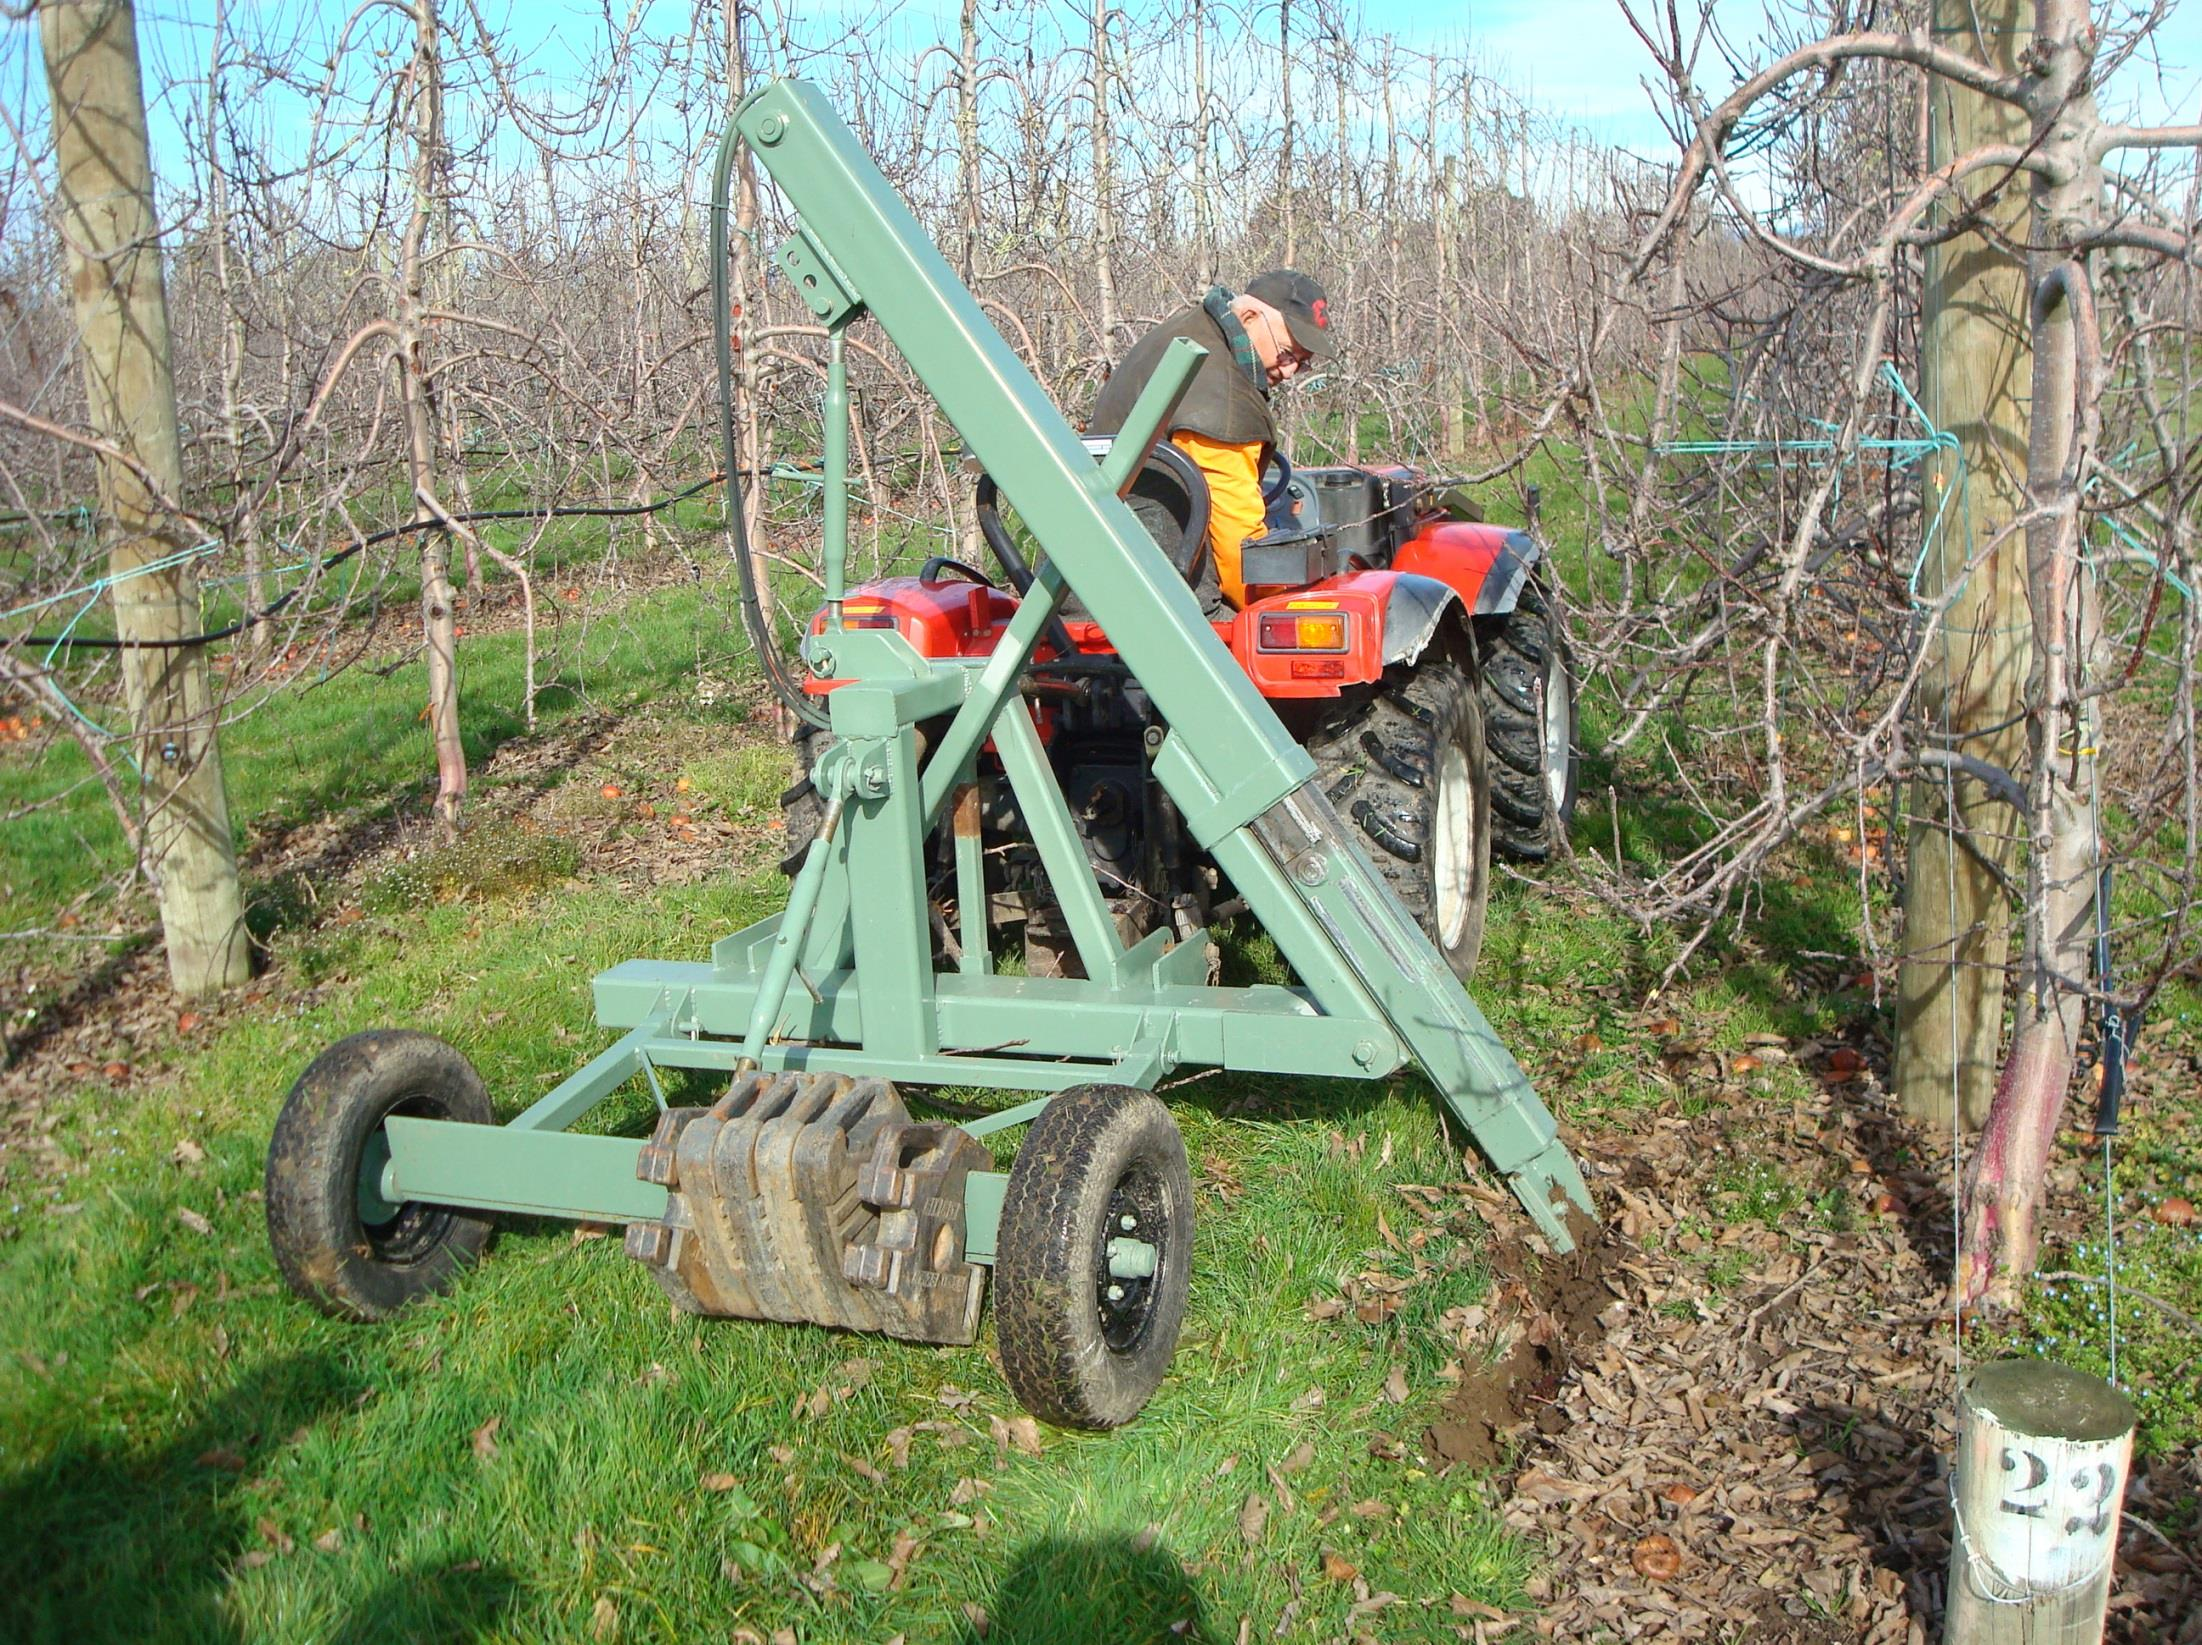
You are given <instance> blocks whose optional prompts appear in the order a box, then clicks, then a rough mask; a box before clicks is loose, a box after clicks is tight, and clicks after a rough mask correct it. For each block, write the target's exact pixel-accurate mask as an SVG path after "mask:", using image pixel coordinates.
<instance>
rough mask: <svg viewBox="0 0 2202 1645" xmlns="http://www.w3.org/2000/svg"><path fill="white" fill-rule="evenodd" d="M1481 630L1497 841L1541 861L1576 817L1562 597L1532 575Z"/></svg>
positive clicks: (1571, 693) (1571, 681) (1571, 692)
mask: <svg viewBox="0 0 2202 1645" xmlns="http://www.w3.org/2000/svg"><path fill="white" fill-rule="evenodd" d="M1484 624H1491V625H1492V626H1490V627H1488V628H1486V627H1484ZM1478 629H1479V632H1480V633H1481V634H1482V638H1483V642H1484V644H1483V666H1482V673H1481V675H1480V678H1479V681H1478V683H1479V684H1480V685H1481V687H1482V692H1483V734H1484V739H1485V741H1486V742H1487V743H1488V744H1489V746H1490V750H1491V831H1492V844H1493V845H1495V846H1496V847H1497V848H1498V849H1499V850H1500V851H1502V852H1504V853H1505V854H1506V855H1507V856H1509V857H1514V858H1517V859H1519V860H1521V861H1523V862H1543V861H1545V860H1546V859H1547V858H1548V857H1550V856H1552V855H1553V853H1555V852H1556V851H1558V850H1559V849H1560V847H1561V846H1562V845H1563V844H1564V843H1565V842H1566V840H1567V830H1568V825H1569V824H1570V823H1572V822H1573V821H1574V819H1575V781H1576V756H1575V676H1574V670H1573V669H1572V668H1570V667H1569V665H1568V659H1567V643H1566V640H1565V639H1564V638H1563V636H1562V633H1561V624H1560V610H1559V602H1558V601H1557V600H1556V599H1555V598H1554V597H1553V594H1552V591H1551V590H1550V589H1549V588H1547V587H1545V586H1544V585H1543V584H1542V583H1540V582H1538V581H1537V580H1536V579H1534V578H1532V579H1530V580H1529V581H1527V582H1525V583H1523V584H1522V592H1521V601H1520V603H1519V604H1517V605H1516V606H1515V607H1514V609H1513V610H1512V611H1510V612H1508V613H1507V614H1506V615H1505V616H1504V617H1503V618H1485V619H1483V620H1482V622H1480V623H1479V624H1478Z"/></svg>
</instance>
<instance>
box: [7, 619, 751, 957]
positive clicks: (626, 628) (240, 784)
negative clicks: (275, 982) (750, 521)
mask: <svg viewBox="0 0 2202 1645" xmlns="http://www.w3.org/2000/svg"><path fill="white" fill-rule="evenodd" d="M721 593H722V591H721V590H718V589H716V588H711V589H701V588H690V589H675V590H670V591H667V592H665V593H663V594H660V595H656V596H653V597H651V598H649V599H644V600H636V601H633V602H630V603H629V604H627V605H625V606H623V607H621V608H620V609H619V610H618V611H616V612H614V613H611V614H608V615H607V614H603V613H598V614H596V615H594V616H593V617H591V618H589V619H588V620H586V621H584V620H583V619H582V618H581V617H579V616H578V615H572V614H567V615H565V616H564V617H563V618H562V619H561V621H560V624H559V626H557V627H555V628H554V627H549V626H546V628H545V631H544V634H543V640H542V649H543V655H542V656H540V657H539V658H538V661H537V683H538V696H537V703H536V707H537V713H538V717H539V723H540V725H541V727H542V728H543V729H545V730H552V729H556V728H558V727H560V726H564V725H567V724H570V723H572V722H575V721H577V720H579V719H581V718H583V717H585V716H588V715H590V714H594V713H610V712H617V711H619V710H622V709H625V708H629V707H632V706H634V705H635V704H638V703H642V702H647V701H653V700H660V699H664V698H675V699H677V698H681V697H683V696H686V695H687V694H689V693H690V692H691V691H692V690H693V688H694V685H695V678H696V673H697V669H698V667H699V665H701V666H704V667H707V668H711V667H715V668H716V670H717V671H718V672H719V673H721V674H730V673H732V672H734V671H735V670H736V669H737V668H738V667H740V653H741V652H742V651H743V649H745V648H744V647H743V646H742V643H741V642H740V640H739V638H738V635H737V630H736V628H735V627H734V618H733V616H732V613H731V611H730V610H729V609H728V608H727V606H726V604H725V602H724V601H723V600H722V599H721V598H720V595H721ZM546 622H547V620H546ZM524 661H525V645H524V641H523V638H522V636H521V635H520V634H519V633H517V632H512V633H495V634H481V635H472V636H469V637H468V638H466V639H465V640H463V641H462V642H461V643H460V647H459V674H460V679H459V694H460V704H461V715H460V724H461V737H462V740H463V742H464V744H465V747H466V754H467V759H468V762H469V764H470V765H471V766H475V767H479V766H480V764H481V763H482V762H483V761H484V760H485V759H486V758H487V757H488V756H489V755H490V754H491V753H493V752H494V751H495V750H496V749H497V748H499V747H501V746H502V745H503V744H505V743H507V742H509V741H510V740H511V739H512V738H514V737H516V736H519V735H520V734H521V733H522V732H523V731H524V730H525V727H526V721H525V714H524V706H523V698H524V678H525V676H524ZM65 683H67V682H65ZM426 701H427V685H426V674H425V669H424V667H423V665H422V664H421V663H420V662H419V660H418V659H417V658H415V659H413V660H410V661H407V662H405V663H404V664H403V665H402V666H399V667H397V668H395V669H392V670H390V671H388V672H387V673H377V672H376V671H375V670H373V669H371V668H366V667H357V666H355V667H352V668H348V669H346V670H344V671H342V672H341V673H337V674H334V675H332V676H329V677H327V678H325V679H324V678H319V677H316V676H314V675H312V674H308V675H307V676H306V677H304V678H301V679H299V680H297V681H295V682H294V683H292V684H291V685H289V686H287V687H286V688H285V689H282V690H280V691H278V692H276V693H274V694H273V695H270V696H268V697H266V698H265V699H264V700H262V701H261V702H260V703H259V704H258V705H257V706H256V707H254V708H253V710H252V712H250V713H249V714H247V715H246V716H245V717H244V718H242V719H240V720H237V721H235V722H233V723H232V724H231V725H229V726H227V727H226V728H225V729H224V731H223V734H222V755H223V768H224V773H225V776H226V778H227V784H228V790H229V804H230V817H231V821H232V823H233V825H234V826H235V828H236V831H237V834H238V838H239V841H240V843H241V844H246V845H248V846H249V843H250V842H251V840H253V839H254V838H255V837H257V836H259V835H264V834H267V833H270V832H279V831H281V830H284V829H288V828H291V827H294V826H296V825H299V824H303V823H307V822H311V821H313V820H315V819H318V818H321V817H326V816H330V815H333V814H338V813H343V812H346V811H355V812H356V811H360V810H366V811H374V810H379V809H383V808H387V807H388V806H390V805H392V804H398V803H403V802H405V801H408V800H413V801H417V800H418V799H419V798H420V797H421V796H423V795H425V794H426V793H428V792H429V786H428V785H429V783H430V781H431V774H432V773H433V770H434V759H433V753H432V750H431V748H430V744H429V737H428V728H427V726H426V724H425V722H424V721H423V719H422V718H421V714H422V709H423V707H424V705H425V703H426ZM87 707H88V708H89V709H91V710H93V711H95V712H106V713H108V714H110V715H115V714H119V713H120V707H119V704H117V705H102V704H101V703H99V702H97V701H92V702H88V703H87ZM737 714H738V710H737V709H735V708H733V707H731V706H730V707H728V708H727V709H726V710H725V711H724V712H723V713H722V714H721V715H720V716H718V717H717V718H718V719H719V722H720V723H721V724H725V723H730V722H731V721H732V719H733V718H734V717H735V716H736V715H737ZM41 800H43V801H46V802H48V803H46V804H44V805H43V806H42V807H41V808H39V809H37V810H32V811H29V812H27V813H26V814H24V815H22V816H20V817H16V818H14V819H13V820H11V821H10V822H9V824H8V851H7V859H6V867H5V869H4V870H0V928H12V927H22V926H30V925H35V924H42V923H45V922H46V921H47V920H48V919H50V917H51V916H52V914H53V913H54V912H55V911H56V910H57V909H59V908H61V907H63V906H65V905H67V904H68V903H69V902H70V901H71V900H72V899H74V898H77V897H79V896H81V895H83V894H84V893H86V892H88V891H90V890H92V889H93V888H95V887H97V886H98V885H99V884H100V883H101V882H102V881H104V880H106V879H109V878H111V877H112V876H115V875H117V874H119V873H121V872H123V871H124V870H125V869H127V867H128V866H129V856H128V852H127V849H126V847H125V844H124V841H123V837H122V833H121V830H120V828H119V827H118V826H117V824H116V821H115V817H114V813H113V810H112V808H111V807H110V806H109V805H108V802H107V799H106V796H105V794H104V792H103V791H102V790H101V789H100V788H99V787H98V785H97V784H96V783H94V782H92V781H91V780H90V773H89V771H88V769H87V768H86V766H85V763H84V761H83V758H82V756H81V755H80V754H79V753H78V751H77V749H76V747H75V745H74V744H71V743H67V742H62V743H57V744H56V745H55V746H54V747H53V748H52V749H51V750H50V751H49V752H48V753H47V755H46V757H45V758H44V759H43V760H42V761H39V762H38V763H35V764H34V763H32V762H31V761H29V760H28V759H26V758H22V757H11V758H8V759H6V760H0V811H9V810H13V809H15V808H17V807H21V806H26V805H29V804H30V803H32V802H34V801H41ZM83 923H84V925H85V927H86V928H87V929H93V930H96V929H100V926H101V924H103V923H104V921H101V922H100V923H97V924H96V923H95V922H94V921H93V920H92V919H90V918H86V919H85V920H84V922H83Z"/></svg>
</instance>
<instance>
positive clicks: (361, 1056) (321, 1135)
mask: <svg viewBox="0 0 2202 1645" xmlns="http://www.w3.org/2000/svg"><path fill="white" fill-rule="evenodd" d="M393 1114H398V1115H405V1116H409V1117H417V1118H420V1119H438V1120H461V1121H465V1122H466V1123H468V1124H473V1125H488V1124H490V1123H491V1122H492V1118H493V1116H492V1114H491V1112H490V1106H489V1093H488V1092H487V1091H485V1090H483V1089H482V1082H481V1078H480V1076H479V1075H477V1074H476V1073H475V1072H474V1068H473V1065H472V1064H470V1063H469V1062H468V1061H467V1060H466V1058H464V1057H463V1056H461V1055H460V1054H459V1053H458V1052H457V1051H455V1050H454V1049H452V1048H451V1047H450V1046H448V1045H446V1044H445V1043H444V1042H443V1041H442V1040H440V1039H438V1038H436V1037H435V1035H433V1034H418V1033H413V1032H411V1031H409V1030H405V1029H395V1028H375V1029H369V1030H368V1031H367V1032H366V1033H364V1034H354V1035H352V1037H351V1038H349V1039H344V1040H339V1041H337V1043H336V1044H334V1045H332V1046H330V1047H329V1049H328V1050H326V1051H324V1052H322V1053H321V1055H320V1056H318V1057H316V1058H314V1060H313V1063H312V1065H311V1066H310V1067H308V1068H307V1070H306V1071H305V1073H303V1074H301V1075H299V1077H298V1083H297V1084H296V1085H294V1086H292V1087H291V1094H290V1095H289V1097H287V1098H285V1099H284V1102H283V1112H282V1115H281V1116H280V1117H279V1118H278V1119H277V1120H276V1122H275V1136H274V1138H273V1140H272V1141H271V1142H270V1143H269V1144H268V1175H267V1206H268V1242H269V1243H270V1244H271V1245H273V1246H274V1247H275V1262H276V1266H277V1267H278V1268H280V1269H281V1270H282V1271H283V1278H284V1280H285V1281H286V1282H287V1283H288V1284H289V1285H290V1288H291V1289H292V1290H293V1291H296V1292H297V1293H298V1294H299V1295H300V1296H301V1297H303V1298H305V1299H306V1301H308V1302H310V1303H312V1304H313V1305H314V1306H315V1307H316V1308H318V1309H320V1310H321V1311H322V1312H323V1313H324V1314H330V1315H333V1316H334V1317H336V1318H338V1319H350V1320H361V1321H371V1320H379V1319H387V1318H388V1317H389V1316H390V1315H392V1314H394V1313H396V1312H397V1311H398V1310H399V1309H400V1308H402V1307H404V1306H405V1305H406V1304H407V1303H409V1302H411V1301H412V1300H413V1299H414V1298H416V1297H423V1296H428V1295H431V1294H433V1293H435V1292H438V1291H442V1290H444V1289H446V1288H447V1287H448V1286H449V1285H450V1284H451V1282H452V1280H453V1279H454V1278H455V1277H456V1276H457V1274H458V1272H459V1270H460V1269H461V1268H463V1267H465V1266H466V1265H467V1264H468V1263H471V1262H472V1261H473V1260H474V1259H475V1258H476V1257H478V1256H480V1255H481V1252H482V1247H483V1246H484V1245H486V1244H487V1243H488V1242H489V1227H490V1225H489V1223H488V1222H487V1221H485V1220H484V1219H483V1218H480V1217H476V1216H470V1215H468V1214H467V1213H465V1212H463V1211H454V1210H452V1209H450V1208H449V1207H447V1206H440V1205H424V1204H421V1203H419V1202H418V1201H414V1200H408V1201H406V1202H405V1203H404V1204H402V1205H393V1204H391V1203H390V1202H389V1201H387V1200H385V1199H384V1198H383V1197H382V1192H381V1179H382V1167H383V1166H384V1164H385V1163H387V1162H388V1160H389V1158H390V1144H389V1141H388V1139H387V1137H386V1135H385V1134H384V1131H383V1122H384V1121H385V1120H387V1119H388V1118H390V1116H391V1115H393Z"/></svg>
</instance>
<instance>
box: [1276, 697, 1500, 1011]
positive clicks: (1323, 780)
mask: <svg viewBox="0 0 2202 1645" xmlns="http://www.w3.org/2000/svg"><path fill="white" fill-rule="evenodd" d="M1448 750H1452V751H1457V752H1458V753H1459V755H1460V756H1461V758H1460V759H1459V760H1458V761H1449V760H1448V759H1447V758H1446V754H1447V751H1448ZM1307 751H1308V753H1310V754H1311V755H1313V756H1314V758H1315V771H1316V779H1315V780H1316V781H1317V782H1319V783H1320V784H1321V785H1322V788H1323V792H1324V793H1326V794H1328V795H1329V796H1330V799H1331V803H1332V804H1334V805H1335V806H1337V808H1338V810H1339V812H1340V813H1341V814H1342V815H1344V816H1346V817H1349V818H1351V819H1352V820H1353V821H1354V822H1355V823H1356V824H1358V825H1359V829H1360V833H1361V843H1362V845H1363V847H1364V848H1365V849H1366V850H1367V852H1368V854H1369V857H1370V859H1371V860H1372V861H1373V862H1374V863H1375V864H1376V866H1377V869H1378V871H1379V872H1381V873H1382V874H1383V876H1384V878H1385V880H1386V881H1387V882H1389V884H1390V885H1391V888H1392V889H1393V890H1394V891H1395V892H1397V893H1398V894H1399V900H1400V901H1401V902H1402V903H1404V904H1406V907H1407V912H1408V913H1410V914H1412V915H1413V916H1414V919H1415V923H1416V924H1417V925H1419V926H1421V927H1422V929H1423V930H1424V931H1425V932H1426V933H1428V935H1429V938H1430V940H1431V941H1432V942H1434V943H1435V944H1437V948H1438V952H1439V953H1441V954H1443V955H1444V956H1445V963H1446V964H1447V965H1449V966H1451V967H1452V970H1453V974H1454V975H1455V976H1457V977H1458V978H1460V980H1461V981H1463V982H1466V981H1467V980H1468V979H1469V978H1470V977H1471V976H1473V975H1474V974H1475V969H1476V959H1477V956H1478V955H1480V954H1481V953H1482V952H1483V925H1484V915H1485V901H1486V899H1487V898H1488V896H1489V894H1490V887H1491V847H1490V841H1491V782H1490V772H1489V770H1488V769H1487V767H1486V764H1485V758H1484V746H1483V715H1482V712H1481V711H1480V709H1479V708H1478V705H1477V700H1476V688H1475V685H1474V683H1473V682H1472V681H1471V680H1470V679H1469V676H1468V674H1467V672H1466V671H1465V670H1463V669H1462V668H1461V667H1460V666H1459V664H1457V663H1455V662H1453V661H1451V660H1450V659H1446V658H1426V659H1425V660H1424V661H1423V662H1422V664H1421V665H1419V666H1418V667H1416V668H1414V669H1412V670H1411V671H1406V672H1403V673H1398V674H1396V675H1395V674H1392V673H1387V674H1386V675H1385V677H1384V681H1383V683H1382V685H1381V686H1379V687H1378V688H1377V689H1376V690H1375V691H1373V692H1361V693H1357V694H1355V695H1354V696H1352V697H1350V698H1341V699H1340V700H1339V704H1338V707H1337V708H1336V709H1335V710H1333V711H1331V712H1330V713H1328V714H1326V715H1325V716H1324V717H1323V718H1322V719H1321V720H1320V721H1318V722H1317V724H1316V728H1315V731H1314V733H1313V735H1311V736H1310V737H1309V738H1308V740H1307ZM1448 771H1451V772H1453V773H1454V775H1453V777H1452V779H1450V780H1456V781H1457V780H1462V779H1465V781H1466V782H1467V783H1468V785H1469V788H1468V793H1467V795H1466V796H1465V800H1464V820H1465V823H1466V825H1467V827H1468V829H1469V831H1470V837H1469V838H1468V839H1467V840H1466V841H1465V842H1464V843H1462V844H1461V845H1460V846H1459V847H1458V850H1459V852H1460V854H1461V856H1463V857H1464V858H1465V867H1466V872H1467V885H1466V888H1465V890H1464V891H1463V892H1462V899H1461V900H1462V904H1463V906H1461V907H1460V908H1458V909H1456V910H1452V911H1451V913H1452V919H1453V926H1454V929H1453V930H1452V931H1451V932H1447V931H1445V930H1443V929H1441V927H1440V921H1439V917H1438V870H1439V855H1440V853H1439V852H1438V851H1437V850H1436V849H1435V848H1434V842H1436V840H1437V837H1438V832H1439V822H1438V819H1439V817H1440V816H1441V815H1442V814H1443V813H1444V812H1445V810H1446V808H1447V805H1448V803H1449V799H1450V796H1449V795H1448V794H1447V792H1445V790H1446V787H1447V782H1448V778H1447V776H1446V773H1447V772H1448Z"/></svg>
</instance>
